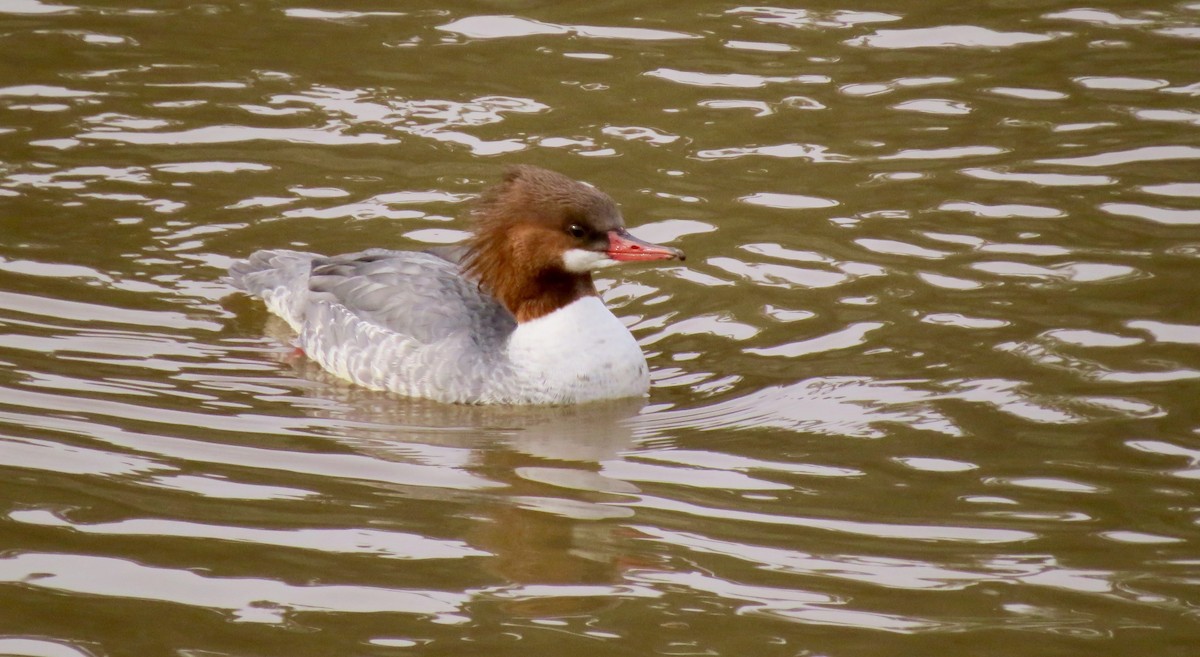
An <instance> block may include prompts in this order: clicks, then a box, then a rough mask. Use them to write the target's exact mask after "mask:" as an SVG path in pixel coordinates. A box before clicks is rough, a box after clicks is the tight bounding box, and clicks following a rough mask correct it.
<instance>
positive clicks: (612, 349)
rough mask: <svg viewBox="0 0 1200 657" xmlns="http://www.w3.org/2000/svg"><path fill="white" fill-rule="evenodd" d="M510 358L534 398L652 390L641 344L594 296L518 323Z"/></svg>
mask: <svg viewBox="0 0 1200 657" xmlns="http://www.w3.org/2000/svg"><path fill="white" fill-rule="evenodd" d="M508 358H509V362H510V363H511V364H512V367H513V368H514V371H515V374H516V376H517V378H518V379H519V380H520V381H521V387H523V388H525V390H524V391H522V392H523V396H527V398H529V399H530V400H534V399H536V401H534V403H576V402H586V401H594V400H598V399H618V398H622V397H637V396H641V395H644V394H646V392H647V391H648V390H649V389H650V373H649V369H648V368H647V367H646V357H645V356H644V355H643V354H642V349H641V347H639V346H638V343H637V341H636V340H634V339H633V335H631V334H630V333H629V329H627V328H625V325H624V324H622V323H621V320H619V319H617V317H616V316H615V315H613V314H612V312H610V311H609V310H608V308H606V307H605V306H604V302H603V301H601V300H600V298H599V297H595V296H588V297H584V298H582V299H579V300H577V301H574V302H572V303H571V304H570V305H568V306H566V307H564V308H560V309H558V310H556V311H554V312H552V313H550V314H549V315H546V316H544V317H539V318H537V319H535V320H531V321H528V322H523V323H522V324H520V325H519V326H517V328H516V330H515V331H514V332H513V334H512V336H511V338H510V339H509V343H508Z"/></svg>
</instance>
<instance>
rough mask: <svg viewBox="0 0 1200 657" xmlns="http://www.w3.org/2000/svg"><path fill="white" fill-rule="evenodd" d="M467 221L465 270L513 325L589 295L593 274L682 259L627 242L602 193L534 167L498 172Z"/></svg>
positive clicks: (618, 216) (611, 203)
mask: <svg viewBox="0 0 1200 657" xmlns="http://www.w3.org/2000/svg"><path fill="white" fill-rule="evenodd" d="M474 217H475V234H474V235H473V236H472V237H471V238H470V239H469V240H468V242H467V248H468V251H467V256H466V259H465V264H466V269H467V271H468V273H470V274H471V275H472V276H474V277H475V278H477V279H478V280H479V282H480V283H481V284H482V285H483V286H484V287H485V288H486V289H487V290H488V291H489V292H490V293H491V294H492V295H494V296H495V297H496V298H497V299H499V300H500V302H501V303H503V304H504V305H505V306H506V307H507V308H508V309H509V311H510V312H512V314H513V315H514V316H515V317H516V318H517V321H519V322H524V321H528V320H531V319H537V318H538V317H541V316H543V315H547V314H549V313H551V312H553V311H555V310H557V309H559V308H562V307H563V306H566V305H567V304H569V303H571V302H572V301H575V300H576V299H579V298H581V297H584V296H587V295H594V294H596V288H595V286H594V285H593V284H592V274H591V272H592V270H594V269H597V268H600V267H605V266H608V265H611V264H616V263H617V262H620V261H625V260H663V259H668V258H679V259H682V258H683V253H682V252H681V251H679V250H677V249H672V248H670V247H663V246H658V245H656V244H650V243H649V242H643V241H641V240H638V239H637V238H634V237H633V236H632V235H630V234H629V233H628V232H627V231H626V230H625V220H624V219H623V218H622V217H621V211H620V210H619V209H618V208H617V204H616V202H614V201H613V200H612V198H610V197H609V196H608V194H605V193H604V192H601V191H600V190H598V189H596V188H594V187H591V186H588V185H585V184H583V183H581V182H578V181H576V180H572V179H571V178H568V177H566V176H564V175H562V174H560V173H555V172H553V171H548V170H546V169H542V168H539V167H534V166H528V165H520V166H514V167H511V168H509V169H508V170H506V171H505V174H504V178H503V179H502V180H501V181H500V182H499V183H498V184H497V185H495V186H493V187H492V188H491V189H489V190H487V191H486V192H484V194H483V196H482V197H480V199H479V202H478V204H477V205H476V207H475V210H474Z"/></svg>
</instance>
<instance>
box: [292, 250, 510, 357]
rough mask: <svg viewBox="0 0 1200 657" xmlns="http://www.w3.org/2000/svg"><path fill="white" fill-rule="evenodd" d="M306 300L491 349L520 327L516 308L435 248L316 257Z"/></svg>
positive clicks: (417, 335)
mask: <svg viewBox="0 0 1200 657" xmlns="http://www.w3.org/2000/svg"><path fill="white" fill-rule="evenodd" d="M307 302H308V304H309V305H312V304H321V303H327V304H330V305H332V306H342V307H344V308H345V309H346V310H348V311H349V312H350V313H352V314H353V315H355V316H357V317H358V318H360V319H362V320H363V321H365V322H368V323H369V324H372V325H375V326H377V327H379V328H382V329H385V330H387V331H389V332H393V333H398V334H400V335H403V336H406V337H408V338H411V339H413V340H416V341H417V342H419V343H421V344H427V345H428V344H433V343H437V342H442V341H445V340H446V339H447V338H448V337H451V336H461V337H468V336H469V337H470V339H471V340H472V341H473V342H475V344H477V345H478V346H479V347H481V348H488V347H491V346H493V345H497V344H499V343H501V342H503V341H504V340H505V339H506V338H507V337H508V335H509V334H510V333H512V331H513V329H515V328H516V320H515V319H514V318H513V316H512V313H510V312H508V309H506V308H505V307H504V306H503V305H501V304H500V303H499V302H498V301H496V299H495V298H494V297H492V296H491V295H489V294H487V293H486V292H484V291H483V290H481V289H480V288H479V286H478V284H476V283H475V282H474V281H472V280H470V279H469V278H467V277H465V276H464V275H463V272H462V270H461V269H460V267H459V265H458V264H457V263H456V262H452V261H450V260H447V259H445V258H442V257H440V256H438V255H433V254H430V253H419V252H413V251H388V250H384V249H371V250H368V251H363V252H361V253H351V254H347V255H340V256H333V257H328V258H317V259H315V260H313V261H312V269H311V273H310V274H309V276H308V299H307Z"/></svg>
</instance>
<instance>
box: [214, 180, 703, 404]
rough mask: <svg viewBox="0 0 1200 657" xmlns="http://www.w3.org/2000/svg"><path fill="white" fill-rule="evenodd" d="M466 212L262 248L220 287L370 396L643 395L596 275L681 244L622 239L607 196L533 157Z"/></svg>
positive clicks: (529, 398)
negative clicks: (259, 310)
mask: <svg viewBox="0 0 1200 657" xmlns="http://www.w3.org/2000/svg"><path fill="white" fill-rule="evenodd" d="M471 216H472V219H473V232H472V233H471V235H470V236H469V237H467V238H466V239H465V240H464V241H463V242H461V243H459V244H455V245H449V246H443V247H435V248H431V249H428V250H424V251H396V250H389V249H383V248H372V249H367V250H365V251H360V252H356V253H348V254H344V255H335V256H323V255H319V254H316V253H308V252H302V251H292V250H282V249H268V250H261V251H257V252H254V253H252V254H251V255H250V256H249V257H248V258H245V259H243V260H238V261H235V262H234V263H233V264H232V265H231V266H230V267H229V273H228V277H227V278H226V281H227V282H228V283H230V284H231V285H233V286H234V287H235V288H237V289H238V290H240V291H242V292H245V293H247V294H249V295H252V296H254V297H258V298H260V299H262V301H263V302H264V303H265V304H266V307H267V309H268V310H269V311H270V312H272V313H274V314H275V315H278V316H279V317H281V318H283V319H284V320H285V321H286V322H287V323H288V324H289V325H290V326H291V328H292V329H293V330H294V331H295V332H296V338H295V345H296V347H298V348H299V349H300V350H301V351H303V352H304V354H305V355H307V357H308V358H310V359H312V360H314V361H315V362H317V363H318V364H319V365H320V366H321V367H322V368H324V369H325V370H327V371H329V372H331V373H333V374H334V375H336V376H338V377H340V378H343V379H346V380H348V381H350V382H352V383H355V384H357V385H360V386H364V387H367V388H371V389H374V390H385V391H391V392H394V393H398V394H399V395H402V396H405V397H418V398H425V399H431V400H435V401H438V402H445V403H456V404H503V405H566V404H580V403H587V402H593V401H600V400H606V399H622V398H629V397H639V396H642V397H644V396H646V395H647V394H648V392H649V388H650V372H649V368H648V366H647V364H646V357H645V355H644V354H643V353H642V350H641V347H640V346H639V345H638V343H637V341H636V340H635V339H634V337H633V335H632V334H631V333H630V332H629V329H628V328H626V326H625V325H624V324H623V323H622V322H621V320H620V319H618V318H617V317H616V316H615V315H614V314H613V313H612V311H610V310H609V309H608V308H607V306H605V304H604V302H603V301H602V300H601V298H600V295H599V294H598V293H597V291H596V286H595V283H594V281H593V278H592V276H593V274H594V273H595V272H597V271H599V270H602V269H605V268H608V267H612V266H614V265H619V264H623V263H636V262H649V261H663V260H680V261H682V260H684V258H685V256H684V253H683V251H681V250H679V249H676V248H674V247H670V246H663V245H660V244H654V243H651V242H648V241H645V240H642V239H639V238H637V237H634V236H633V235H632V234H630V233H629V231H628V230H627V229H626V227H625V220H624V217H623V216H622V214H621V211H620V209H619V207H618V205H617V203H616V202H615V201H613V199H612V198H611V197H610V196H609V195H608V194H605V193H604V192H602V191H600V190H599V189H597V188H595V187H593V186H591V185H587V184H585V183H582V182H579V181H577V180H574V179H572V178H570V177H568V176H565V175H563V174H561V173H557V172H554V171H550V170H548V169H543V168H541V167H536V166H532V165H517V166H512V167H509V168H508V169H506V170H505V172H504V174H503V176H502V178H501V180H500V181H499V182H498V183H497V184H495V185H493V186H492V187H490V188H489V189H487V190H486V191H485V192H484V193H483V194H482V195H481V196H480V197H479V198H478V199H477V201H476V202H475V204H474V207H473V209H472V211H471Z"/></svg>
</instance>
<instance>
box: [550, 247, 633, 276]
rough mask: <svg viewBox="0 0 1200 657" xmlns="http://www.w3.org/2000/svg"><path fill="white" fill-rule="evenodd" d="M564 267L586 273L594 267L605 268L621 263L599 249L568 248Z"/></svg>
mask: <svg viewBox="0 0 1200 657" xmlns="http://www.w3.org/2000/svg"><path fill="white" fill-rule="evenodd" d="M562 260H563V269H566V270H567V271H569V272H571V273H573V274H584V273H587V272H589V271H592V270H593V269H603V268H605V267H611V266H613V265H616V264H619V263H618V262H617V261H616V260H613V259H612V258H609V257H608V256H607V255H605V254H603V253H600V252H598V251H587V250H585V249H567V250H566V251H564V252H563V256H562Z"/></svg>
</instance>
